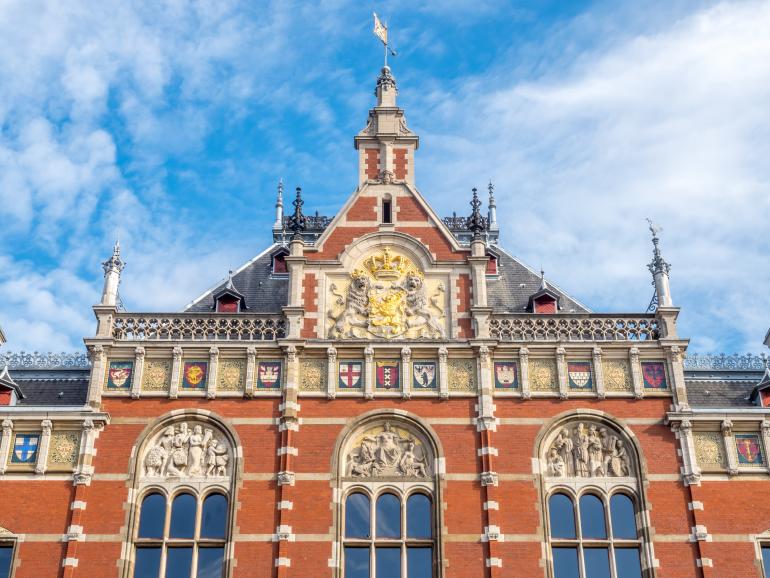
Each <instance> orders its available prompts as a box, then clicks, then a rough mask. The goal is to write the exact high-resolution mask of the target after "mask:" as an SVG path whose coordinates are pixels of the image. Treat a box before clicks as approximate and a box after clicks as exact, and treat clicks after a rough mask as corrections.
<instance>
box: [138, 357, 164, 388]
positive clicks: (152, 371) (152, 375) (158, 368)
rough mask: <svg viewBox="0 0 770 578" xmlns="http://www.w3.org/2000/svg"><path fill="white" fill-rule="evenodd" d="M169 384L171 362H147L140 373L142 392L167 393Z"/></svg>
mask: <svg viewBox="0 0 770 578" xmlns="http://www.w3.org/2000/svg"><path fill="white" fill-rule="evenodd" d="M170 383H171V361H169V360H147V361H145V362H144V372H143V373H142V391H168V388H169V385H170Z"/></svg>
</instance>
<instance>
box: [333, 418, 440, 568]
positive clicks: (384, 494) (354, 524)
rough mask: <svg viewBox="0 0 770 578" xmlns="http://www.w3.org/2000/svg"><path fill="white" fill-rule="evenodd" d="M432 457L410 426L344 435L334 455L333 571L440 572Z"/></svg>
mask: <svg viewBox="0 0 770 578" xmlns="http://www.w3.org/2000/svg"><path fill="white" fill-rule="evenodd" d="M434 455H435V451H434V449H433V447H432V446H431V444H430V443H429V439H428V438H427V437H426V436H425V435H424V433H422V432H421V431H419V430H418V428H416V427H415V426H414V425H413V424H405V423H401V422H396V421H393V422H390V421H387V422H382V421H381V422H379V423H376V422H375V423H374V424H372V423H369V424H367V425H366V426H364V427H361V428H359V430H358V431H356V432H354V433H353V434H352V435H351V436H349V438H348V442H347V444H345V445H343V453H342V459H341V460H340V475H339V482H340V486H341V489H342V492H343V496H344V499H343V501H342V503H341V504H340V507H341V511H340V515H339V518H338V519H340V521H341V524H340V528H339V532H340V538H341V539H340V542H341V551H340V559H341V563H340V566H339V574H338V575H339V576H342V577H344V578H375V577H376V578H435V577H436V576H438V571H437V568H439V558H440V551H439V548H438V535H439V534H440V532H439V531H438V528H439V524H438V519H439V518H438V512H437V508H436V503H437V497H436V487H437V484H436V483H435V476H436V473H435V471H434V459H433V456H434Z"/></svg>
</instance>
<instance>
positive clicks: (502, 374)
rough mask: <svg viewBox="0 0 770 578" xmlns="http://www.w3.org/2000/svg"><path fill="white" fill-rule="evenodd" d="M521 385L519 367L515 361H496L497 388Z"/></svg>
mask: <svg viewBox="0 0 770 578" xmlns="http://www.w3.org/2000/svg"><path fill="white" fill-rule="evenodd" d="M517 387H519V368H518V366H517V364H516V362H515V361H495V388H497V389H516V388H517Z"/></svg>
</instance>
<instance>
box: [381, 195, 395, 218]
mask: <svg viewBox="0 0 770 578" xmlns="http://www.w3.org/2000/svg"><path fill="white" fill-rule="evenodd" d="M382 222H383V223H392V222H393V214H392V210H391V202H390V201H388V200H384V201H382Z"/></svg>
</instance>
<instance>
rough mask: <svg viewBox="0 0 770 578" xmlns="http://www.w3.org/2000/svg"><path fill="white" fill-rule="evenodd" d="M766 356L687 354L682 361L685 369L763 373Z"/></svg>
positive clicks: (749, 354)
mask: <svg viewBox="0 0 770 578" xmlns="http://www.w3.org/2000/svg"><path fill="white" fill-rule="evenodd" d="M766 359H767V358H766V356H763V355H752V354H751V353H747V354H745V355H739V354H737V353H734V354H732V355H726V354H724V353H688V354H687V357H686V358H685V360H684V368H685V369H694V370H695V369H701V370H713V371H720V370H721V371H730V370H738V371H764V369H765V360H766Z"/></svg>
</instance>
